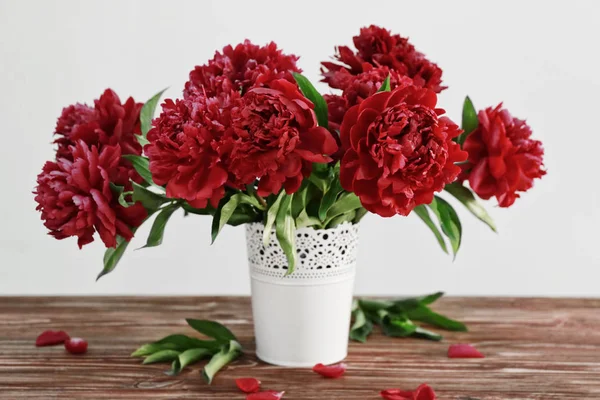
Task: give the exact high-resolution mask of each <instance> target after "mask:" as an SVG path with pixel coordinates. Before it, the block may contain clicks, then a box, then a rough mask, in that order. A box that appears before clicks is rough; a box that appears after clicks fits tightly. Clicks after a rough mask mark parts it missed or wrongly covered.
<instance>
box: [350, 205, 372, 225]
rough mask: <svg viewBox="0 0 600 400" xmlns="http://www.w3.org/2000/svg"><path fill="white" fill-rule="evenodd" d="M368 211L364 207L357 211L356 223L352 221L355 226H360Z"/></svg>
mask: <svg viewBox="0 0 600 400" xmlns="http://www.w3.org/2000/svg"><path fill="white" fill-rule="evenodd" d="M367 212H368V211H367V210H366V209H365V208H363V207H361V208H357V209H356V216H355V217H354V221H352V222H353V223H355V224H358V223H359V222H360V220H361V219H363V217H364V216H365V215H367Z"/></svg>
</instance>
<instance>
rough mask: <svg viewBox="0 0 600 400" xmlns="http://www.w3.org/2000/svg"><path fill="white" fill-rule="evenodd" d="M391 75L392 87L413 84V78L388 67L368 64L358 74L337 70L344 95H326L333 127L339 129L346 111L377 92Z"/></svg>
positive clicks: (334, 78) (338, 82)
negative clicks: (363, 70) (375, 66)
mask: <svg viewBox="0 0 600 400" xmlns="http://www.w3.org/2000/svg"><path fill="white" fill-rule="evenodd" d="M388 76H389V77H390V88H391V89H396V88H398V87H405V86H409V85H412V84H413V81H412V79H410V78H409V77H407V76H403V75H400V74H398V73H397V72H396V71H394V70H390V69H389V68H387V67H377V68H374V67H371V66H368V67H367V68H366V71H365V72H362V73H360V74H358V75H352V74H351V73H350V72H349V71H348V70H345V69H343V70H340V71H337V72H335V74H334V75H333V78H332V81H333V80H334V81H335V83H336V85H337V86H335V87H337V88H338V89H342V90H343V92H342V95H341V96H337V95H326V96H325V99H326V101H327V106H328V111H329V122H330V125H332V126H331V128H332V129H339V125H340V124H341V123H342V120H343V119H344V115H345V113H346V111H347V110H348V109H349V108H350V107H352V106H354V105H356V104H360V103H361V102H362V101H363V100H364V99H366V98H367V97H369V96H371V95H373V94H375V93H377V91H378V90H379V89H380V88H381V85H382V84H383V82H384V81H385V79H386V78H387V77H388Z"/></svg>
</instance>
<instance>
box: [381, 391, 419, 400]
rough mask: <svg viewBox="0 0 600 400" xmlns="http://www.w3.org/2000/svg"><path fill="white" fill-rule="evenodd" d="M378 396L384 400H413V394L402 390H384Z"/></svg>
mask: <svg viewBox="0 0 600 400" xmlns="http://www.w3.org/2000/svg"><path fill="white" fill-rule="evenodd" d="M379 395H380V396H381V397H382V398H384V399H386V400H413V392H411V391H410V390H402V389H386V390H382V391H381V392H379Z"/></svg>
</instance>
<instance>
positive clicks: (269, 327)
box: [246, 223, 358, 367]
mask: <svg viewBox="0 0 600 400" xmlns="http://www.w3.org/2000/svg"><path fill="white" fill-rule="evenodd" d="M263 228H264V226H263V224H261V223H252V224H248V225H246V242H247V248H248V262H249V265H250V279H251V288H252V313H253V315H254V333H255V337H256V355H257V356H258V358H260V359H261V360H263V361H265V362H267V363H269V364H275V365H280V366H290V367H312V366H314V365H315V364H317V363H323V364H333V363H336V362H339V361H341V360H343V359H344V358H345V357H346V355H347V353H348V332H349V326H350V313H351V307H352V295H353V291H354V277H355V273H356V256H357V250H358V226H357V225H352V224H349V223H344V224H341V225H339V226H337V227H335V228H332V229H321V230H315V229H312V228H300V229H298V230H297V231H296V247H297V255H298V257H297V262H296V269H295V271H294V272H293V273H292V274H289V275H287V274H286V273H287V264H288V263H287V259H286V257H285V254H284V253H283V250H282V249H281V247H280V246H279V242H278V240H277V238H276V235H275V232H274V231H273V232H272V234H271V238H270V242H269V244H268V246H264V245H263Z"/></svg>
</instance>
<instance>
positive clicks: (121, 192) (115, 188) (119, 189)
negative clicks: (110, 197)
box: [109, 182, 133, 208]
mask: <svg viewBox="0 0 600 400" xmlns="http://www.w3.org/2000/svg"><path fill="white" fill-rule="evenodd" d="M109 185H110V189H111V190H112V192H113V194H114V195H115V196H117V201H118V202H119V204H120V205H121V206H122V207H124V208H128V207H129V206H131V204H129V203H128V202H127V200H125V197H126V196H129V195H131V194H133V192H131V191H127V192H125V187H124V186H120V185H115V184H114V183H112V182H109Z"/></svg>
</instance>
